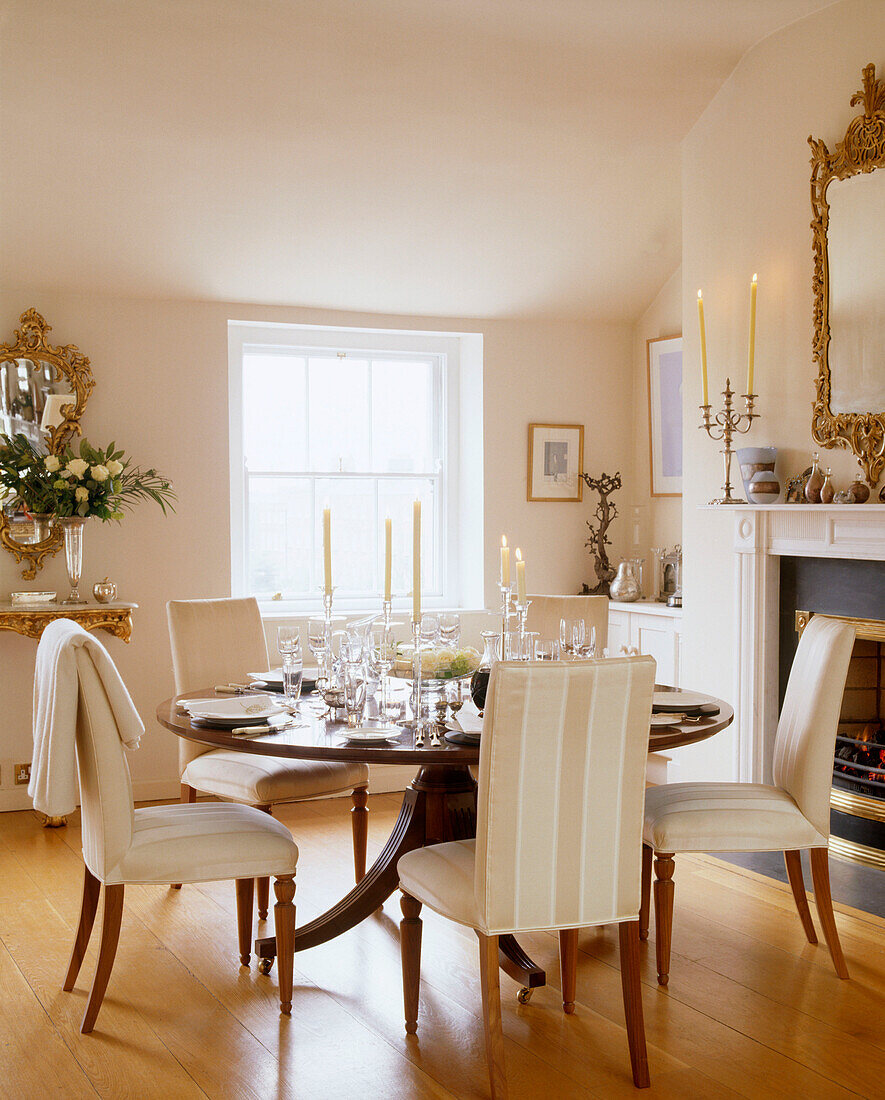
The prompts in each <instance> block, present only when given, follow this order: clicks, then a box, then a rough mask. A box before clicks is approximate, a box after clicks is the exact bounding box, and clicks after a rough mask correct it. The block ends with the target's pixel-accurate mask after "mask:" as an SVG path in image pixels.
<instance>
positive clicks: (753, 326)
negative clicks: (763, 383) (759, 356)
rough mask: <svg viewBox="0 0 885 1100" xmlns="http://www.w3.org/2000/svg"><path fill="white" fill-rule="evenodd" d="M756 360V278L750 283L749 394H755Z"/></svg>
mask: <svg viewBox="0 0 885 1100" xmlns="http://www.w3.org/2000/svg"><path fill="white" fill-rule="evenodd" d="M755 359H756V276H755V275H754V276H753V281H752V283H750V355H749V359H748V362H747V393H748V394H749V393H752V392H753V363H754V361H755Z"/></svg>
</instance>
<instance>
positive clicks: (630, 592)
mask: <svg viewBox="0 0 885 1100" xmlns="http://www.w3.org/2000/svg"><path fill="white" fill-rule="evenodd" d="M609 595H610V596H611V598H612V599H613V600H620V601H621V602H622V603H635V602H636V600H638V599H639V596H640V592H639V583H638V581H637V580H636V577H634V575H633V563H632V562H630V561H622V562H621V563H620V565H619V566H618V575H617V576H616V577H615V579H614V580H613V581H612V583H611V587H610V588H609Z"/></svg>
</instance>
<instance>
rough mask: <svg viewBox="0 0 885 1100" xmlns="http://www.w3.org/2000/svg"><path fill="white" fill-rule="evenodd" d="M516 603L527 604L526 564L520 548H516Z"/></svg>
mask: <svg viewBox="0 0 885 1100" xmlns="http://www.w3.org/2000/svg"><path fill="white" fill-rule="evenodd" d="M516 602H517V603H521V604H525V562H524V561H523V560H522V552H521V551H520V549H519V547H517V548H516Z"/></svg>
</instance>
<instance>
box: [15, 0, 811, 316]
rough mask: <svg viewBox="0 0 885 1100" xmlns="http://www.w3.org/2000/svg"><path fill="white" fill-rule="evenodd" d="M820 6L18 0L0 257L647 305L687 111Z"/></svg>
mask: <svg viewBox="0 0 885 1100" xmlns="http://www.w3.org/2000/svg"><path fill="white" fill-rule="evenodd" d="M827 6H829V0H825V2H822V0H149V2H148V0H0V20H2V22H0V41H2V45H0V139H2V142H3V148H4V150H5V151H6V154H7V155H6V156H5V157H4V158H3V163H2V167H0V188H2V190H0V242H2V255H3V268H4V278H5V280H6V281H7V282H9V283H11V284H14V285H16V286H19V287H22V288H26V289H27V288H34V289H41V288H46V287H57V288H60V289H77V290H88V291H99V292H113V293H118V294H124V295H133V296H151V297H153V296H161V297H184V298H200V299H206V298H208V299H223V300H234V301H248V302H267V303H286V304H296V305H302V306H315V307H329V308H334V309H346V310H357V311H372V312H385V313H403V314H429V315H448V316H463V317H541V316H549V317H582V318H605V319H612V320H621V321H623V320H633V319H635V318H636V317H637V316H638V315H639V314H640V313H641V312H642V310H643V309H644V308H645V306H646V305H647V304H648V302H649V301H650V300H651V299H652V298H653V297H654V295H655V294H656V292H657V291H658V289H659V288H660V287H661V286H662V285H663V283H664V282H665V280H666V279H667V277H668V276H669V275H670V274H672V272H673V271H674V270H675V268H676V267H677V265H678V264H679V261H680V251H681V227H680V142H681V140H682V138H683V137H684V136H685V134H686V133H687V132H688V131H689V129H690V128H691V126H692V125H693V124H694V122H695V121H696V120H697V119H698V117H699V116H700V114H701V113H702V112H703V110H704V108H705V107H706V105H707V104H708V103H709V101H710V100H711V98H712V97H713V96H714V95H715V93H716V91H717V89H718V88H719V87H720V85H721V84H722V83H723V81H724V80H725V79H726V78H727V77H728V75H729V73H730V72H731V71H732V70H733V68H734V67H735V65H736V64H737V62H738V61H739V59H740V58H741V56H742V55H743V53H744V52H745V51H746V50H747V49H748V48H749V47H750V46H752V45H753V44H754V43H755V42H757V41H759V40H760V39H761V38H763V37H765V36H766V35H768V34H770V33H771V32H772V31H774V30H776V29H777V28H779V27H782V26H784V25H786V24H787V23H790V22H792V21H794V20H796V19H799V18H802V17H804V16H806V15H808V14H809V13H811V12H813V11H816V10H819V9H821V8H824V7H827ZM10 151H13V153H14V155H13V156H10V155H9V154H10Z"/></svg>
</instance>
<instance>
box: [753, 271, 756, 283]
mask: <svg viewBox="0 0 885 1100" xmlns="http://www.w3.org/2000/svg"><path fill="white" fill-rule="evenodd" d="M753 282H754V283H755V282H756V272H755V271H754V272H753Z"/></svg>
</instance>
